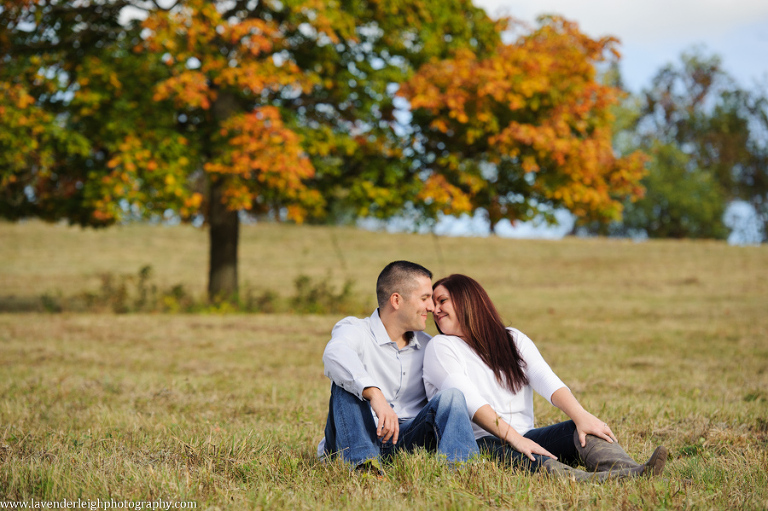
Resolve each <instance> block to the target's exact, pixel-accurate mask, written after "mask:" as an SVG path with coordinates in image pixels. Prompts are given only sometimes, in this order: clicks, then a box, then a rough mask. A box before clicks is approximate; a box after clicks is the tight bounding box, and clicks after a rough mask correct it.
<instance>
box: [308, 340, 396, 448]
mask: <svg viewBox="0 0 768 511" xmlns="http://www.w3.org/2000/svg"><path fill="white" fill-rule="evenodd" d="M360 342H361V333H360V332H359V331H357V329H356V328H355V327H354V326H352V325H337V326H336V327H335V328H334V329H333V333H332V334H331V340H330V341H329V342H328V345H327V346H326V347H325V351H324V352H323V365H324V368H325V371H324V372H325V375H326V376H327V377H328V378H330V380H331V381H332V382H333V383H335V384H336V385H338V386H339V387H341V388H342V389H344V390H345V391H347V392H349V393H350V394H353V395H355V396H357V397H358V398H359V399H360V400H363V399H365V400H366V401H368V402H369V403H370V405H371V408H372V409H373V411H374V413H375V414H376V416H377V417H378V418H379V423H378V427H377V428H376V436H378V437H379V438H381V439H382V441H384V442H386V441H388V440H390V439H391V440H392V443H397V438H398V435H399V433H400V422H399V420H398V417H397V414H396V413H395V411H394V410H393V409H392V407H391V406H389V402H388V401H387V398H386V397H385V396H384V393H383V392H382V391H381V389H380V388H379V384H378V382H376V380H375V378H373V377H372V376H371V375H370V374H369V373H368V371H367V370H366V369H365V365H364V364H363V361H362V360H361V358H360V357H361V356H362V352H363V348H362V347H361V346H360Z"/></svg>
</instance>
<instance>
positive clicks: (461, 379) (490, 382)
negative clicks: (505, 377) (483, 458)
mask: <svg viewBox="0 0 768 511" xmlns="http://www.w3.org/2000/svg"><path fill="white" fill-rule="evenodd" d="M507 330H508V331H509V332H511V333H512V337H513V338H514V340H515V344H516V345H517V349H518V352H519V353H520V355H521V356H522V358H523V360H525V363H526V367H525V374H526V375H527V376H528V381H529V384H528V385H526V386H525V387H523V388H522V389H521V390H520V391H519V392H517V393H514V394H513V393H512V392H510V391H509V390H507V389H506V388H504V387H502V386H501V385H500V384H499V382H498V380H496V376H494V374H493V371H492V370H491V368H490V367H488V366H487V365H485V362H483V361H482V359H481V358H480V357H479V356H477V354H476V353H475V352H474V351H473V350H472V348H470V347H469V346H468V345H467V343H465V342H464V341H463V340H461V338H459V337H456V336H453V335H438V336H436V337H433V338H432V340H431V341H430V343H429V344H428V345H427V349H426V352H425V354H424V387H425V389H426V391H427V397H428V398H429V399H432V398H433V397H434V395H435V394H437V393H438V392H439V391H441V390H444V389H458V390H460V391H461V392H463V393H464V398H465V399H466V401H467V411H468V412H469V416H470V417H474V416H475V413H476V412H477V410H479V409H480V407H482V406H484V405H490V406H491V408H493V410H494V411H495V412H496V413H497V414H499V416H500V417H501V418H502V419H504V420H505V421H506V422H507V423H508V424H509V425H510V426H512V427H513V428H514V429H515V431H517V432H518V433H520V434H521V435H524V434H525V433H527V432H528V430H530V429H533V428H534V419H533V392H532V391H531V389H533V390H535V391H536V392H537V393H538V394H539V395H541V396H542V397H544V398H545V399H546V400H547V401H549V402H550V403H552V394H554V393H555V391H556V390H558V389H560V388H562V387H565V384H563V382H562V381H561V380H560V378H558V377H557V375H556V374H555V373H554V372H553V371H552V369H550V367H549V365H548V364H547V363H546V362H545V361H544V358H542V356H541V354H540V353H539V350H538V349H536V346H535V345H534V344H533V341H531V340H530V339H529V338H528V336H526V335H525V334H524V333H522V332H520V331H519V330H517V329H514V328H508V329H507ZM472 429H473V430H474V432H475V439H479V438H482V437H484V436H488V435H490V433H489V432H487V431H486V430H484V429H483V428H481V427H480V426H478V425H477V424H475V423H474V422H473V423H472Z"/></svg>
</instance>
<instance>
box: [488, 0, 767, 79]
mask: <svg viewBox="0 0 768 511" xmlns="http://www.w3.org/2000/svg"><path fill="white" fill-rule="evenodd" d="M474 2H475V5H478V6H480V7H483V8H484V9H485V10H486V11H487V12H488V13H489V14H490V15H491V16H492V17H498V15H500V14H501V15H510V16H513V17H515V18H518V19H522V20H524V21H527V22H530V23H532V22H533V21H534V20H535V18H536V17H537V16H538V15H540V14H552V13H554V14H560V15H562V16H564V17H566V18H567V19H569V20H571V21H576V22H577V23H578V24H579V26H580V27H581V29H582V31H584V32H585V33H586V34H588V35H590V36H592V37H600V36H605V35H612V36H615V37H617V38H618V39H619V40H620V41H621V46H620V50H621V52H622V54H623V57H622V59H621V69H622V73H623V75H624V80H625V83H626V85H627V87H628V88H629V89H630V90H631V91H633V92H639V91H640V90H641V89H642V88H643V87H647V86H648V85H649V84H650V81H651V78H652V77H653V75H654V74H655V73H656V71H658V70H659V69H660V68H661V67H662V66H664V65H665V64H667V63H670V62H677V61H679V56H680V54H681V52H682V51H684V50H688V49H690V48H692V47H694V46H702V47H703V48H704V49H705V50H706V53H717V54H719V55H720V56H721V57H722V59H723V65H724V68H725V69H726V71H728V72H729V73H730V74H731V75H732V76H734V77H735V78H736V79H737V80H738V81H739V83H741V85H742V86H744V87H747V88H752V86H753V85H754V84H755V82H756V81H760V82H761V83H762V84H764V85H766V86H768V0H537V1H533V2H532V1H530V0H528V1H523V0H474Z"/></svg>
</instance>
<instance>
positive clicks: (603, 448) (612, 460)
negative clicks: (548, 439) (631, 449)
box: [573, 431, 668, 476]
mask: <svg viewBox="0 0 768 511" xmlns="http://www.w3.org/2000/svg"><path fill="white" fill-rule="evenodd" d="M573 442H574V443H575V444H576V449H577V450H578V452H579V456H581V461H582V462H583V463H584V465H585V466H586V467H587V470H588V471H592V472H605V471H614V470H629V471H630V473H631V474H632V475H634V476H639V475H654V476H657V475H659V474H661V472H662V471H663V470H664V465H665V464H666V463H667V455H668V452H667V449H666V447H664V446H659V447H657V448H656V450H655V451H653V454H652V455H651V457H650V459H649V460H648V461H647V462H645V464H642V465H641V464H639V463H637V462H636V461H635V460H633V459H632V458H631V457H630V456H629V454H627V453H626V451H624V449H622V447H621V446H620V445H619V444H618V443H616V442H614V443H610V442H606V441H605V440H603V439H602V438H598V437H596V436H593V435H587V442H586V445H585V446H584V447H582V446H581V443H580V442H579V432H578V431H574V432H573Z"/></svg>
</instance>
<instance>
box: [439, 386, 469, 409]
mask: <svg viewBox="0 0 768 511" xmlns="http://www.w3.org/2000/svg"><path fill="white" fill-rule="evenodd" d="M432 400H433V401H434V400H437V406H438V407H439V408H459V409H462V410H464V411H466V410H467V401H466V399H464V393H463V392H462V391H460V390H459V389H445V390H441V391H440V392H438V393H437V394H435V397H433V398H432Z"/></svg>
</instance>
